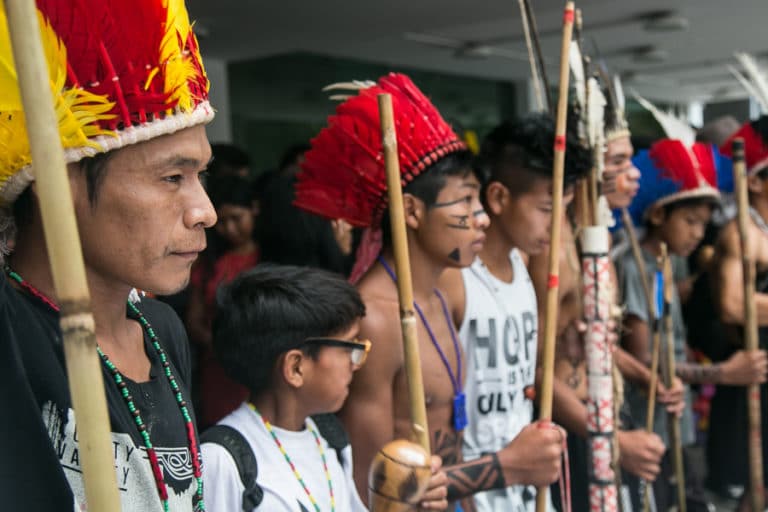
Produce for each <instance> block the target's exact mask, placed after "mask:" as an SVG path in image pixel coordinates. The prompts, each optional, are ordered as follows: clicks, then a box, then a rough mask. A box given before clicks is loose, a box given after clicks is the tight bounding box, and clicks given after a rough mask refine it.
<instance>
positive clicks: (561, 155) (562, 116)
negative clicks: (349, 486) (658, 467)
mask: <svg viewBox="0 0 768 512" xmlns="http://www.w3.org/2000/svg"><path fill="white" fill-rule="evenodd" d="M573 17H574V3H573V2H572V1H569V2H567V3H566V4H565V11H564V16H563V41H562V46H561V49H560V90H559V96H558V99H557V120H556V124H555V140H554V146H555V153H554V165H553V167H554V168H553V170H552V228H551V233H550V246H549V278H548V282H547V308H546V312H545V315H546V316H545V322H544V347H543V351H542V352H543V358H542V378H541V402H540V403H539V407H540V413H539V417H540V418H541V419H542V420H547V421H549V420H551V419H552V386H553V379H554V368H555V336H556V334H557V311H558V305H559V304H558V302H559V296H558V290H559V283H558V279H559V273H560V272H559V264H560V241H561V240H560V231H561V228H562V222H563V170H564V166H565V146H566V144H565V141H566V138H565V133H566V117H567V113H568V111H567V109H568V82H569V80H570V68H569V62H568V58H569V54H570V47H571V36H572V33H573ZM546 490H547V488H546V487H543V488H539V489H538V492H537V495H536V510H537V512H544V511H545V510H546V506H547V499H546V496H547V493H546Z"/></svg>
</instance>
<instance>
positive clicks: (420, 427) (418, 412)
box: [368, 94, 430, 512]
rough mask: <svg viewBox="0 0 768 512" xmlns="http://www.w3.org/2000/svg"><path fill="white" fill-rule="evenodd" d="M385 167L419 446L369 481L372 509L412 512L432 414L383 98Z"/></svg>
mask: <svg viewBox="0 0 768 512" xmlns="http://www.w3.org/2000/svg"><path fill="white" fill-rule="evenodd" d="M378 101H379V116H380V119H381V135H382V145H383V148H384V164H385V168H386V174H387V194H388V196H389V218H390V223H391V225H392V249H393V253H394V258H395V272H396V273H397V295H398V300H399V302H400V322H401V325H402V329H403V348H404V352H405V368H406V374H407V376H408V395H409V399H410V400H409V402H410V408H411V421H412V422H413V436H414V438H415V440H416V442H417V443H418V444H414V443H411V442H408V441H405V440H401V439H399V440H395V441H392V442H390V443H388V444H386V445H385V446H384V447H383V448H382V449H381V450H380V451H379V453H378V454H377V455H376V457H375V458H374V460H373V462H372V464H371V468H370V472H369V478H368V488H369V492H370V496H369V503H370V504H371V510H373V511H374V512H400V511H406V510H411V509H412V508H413V505H412V503H413V502H418V497H420V496H421V495H422V494H423V493H424V491H426V489H427V485H428V483H429V477H430V460H429V453H430V449H429V428H428V427H427V408H426V404H425V402H424V384H423V382H422V376H421V358H420V357H419V343H418V339H417V337H416V312H415V310H414V306H413V286H412V284H411V266H410V262H409V259H408V242H407V238H406V232H405V209H404V207H403V190H402V184H401V181H400V179H401V178H400V164H399V162H398V158H397V137H396V135H395V123H394V115H393V112H392V97H391V96H390V95H389V94H379V95H378ZM408 481H411V482H413V483H412V485H411V486H412V487H416V488H417V490H416V491H415V492H414V491H413V490H412V489H411V490H410V491H411V493H412V494H411V498H410V499H409V500H408V501H409V502H410V503H408V502H405V501H404V500H403V498H402V496H401V495H402V486H403V483H405V482H408Z"/></svg>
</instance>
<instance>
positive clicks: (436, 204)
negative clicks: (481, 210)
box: [432, 196, 472, 208]
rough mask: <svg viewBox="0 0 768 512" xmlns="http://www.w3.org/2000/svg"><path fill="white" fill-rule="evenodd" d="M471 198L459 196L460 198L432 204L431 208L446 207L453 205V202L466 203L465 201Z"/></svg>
mask: <svg viewBox="0 0 768 512" xmlns="http://www.w3.org/2000/svg"><path fill="white" fill-rule="evenodd" d="M471 200H472V197H471V196H467V197H461V198H459V199H455V200H453V201H446V202H445V203H435V204H433V205H432V208H446V207H448V206H453V205H455V204H459V203H466V202H468V201H471Z"/></svg>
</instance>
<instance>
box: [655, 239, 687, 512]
mask: <svg viewBox="0 0 768 512" xmlns="http://www.w3.org/2000/svg"><path fill="white" fill-rule="evenodd" d="M661 258H662V261H663V269H664V337H665V338H666V343H665V345H666V351H665V356H666V357H665V363H666V364H664V365H663V366H662V375H663V376H664V386H666V388H667V389H672V381H673V379H674V378H675V334H674V332H673V329H674V324H673V322H672V298H673V296H674V287H675V281H674V277H673V276H672V263H671V260H670V257H669V254H667V245H666V244H662V245H661ZM667 430H668V432H669V439H670V440H671V441H672V455H673V463H674V468H675V480H676V483H677V510H678V512H686V508H687V505H686V501H685V471H684V468H683V442H682V438H681V436H680V419H679V418H678V417H677V416H676V415H675V414H674V413H671V412H668V413H667Z"/></svg>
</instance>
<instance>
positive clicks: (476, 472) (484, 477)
mask: <svg viewBox="0 0 768 512" xmlns="http://www.w3.org/2000/svg"><path fill="white" fill-rule="evenodd" d="M445 473H446V475H447V476H448V501H449V502H451V501H456V500H460V499H462V498H464V497H467V496H471V495H473V494H475V493H476V492H479V491H487V490H490V489H501V488H503V487H505V482H504V473H503V472H502V471H501V464H499V458H498V457H497V456H496V454H495V453H492V454H490V455H485V456H483V457H480V458H479V459H475V460H472V461H469V462H462V463H460V464H456V465H454V466H449V467H446V468H445Z"/></svg>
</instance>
